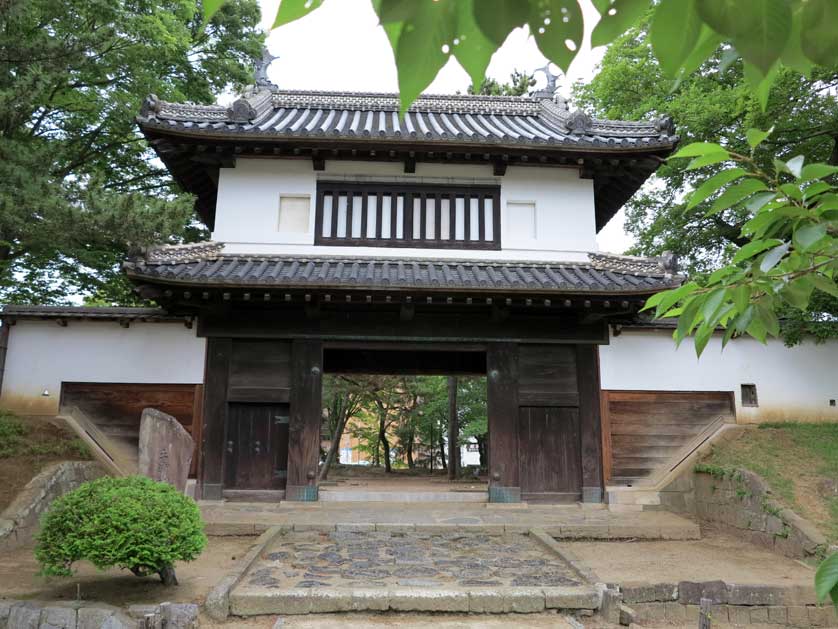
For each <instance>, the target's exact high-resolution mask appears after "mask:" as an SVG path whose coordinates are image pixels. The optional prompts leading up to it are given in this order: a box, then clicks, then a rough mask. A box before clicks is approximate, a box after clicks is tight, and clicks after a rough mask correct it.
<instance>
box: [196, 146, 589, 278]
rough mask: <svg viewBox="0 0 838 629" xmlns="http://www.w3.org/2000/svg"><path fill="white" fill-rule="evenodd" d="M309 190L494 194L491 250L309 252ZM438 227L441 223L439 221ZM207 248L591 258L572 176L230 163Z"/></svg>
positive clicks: (578, 185) (349, 250)
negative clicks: (397, 186)
mask: <svg viewBox="0 0 838 629" xmlns="http://www.w3.org/2000/svg"><path fill="white" fill-rule="evenodd" d="M318 181H348V182H358V183H371V184H372V183H388V184H392V183H410V184H420V185H425V184H427V185H429V186H432V185H434V184H437V185H465V186H499V187H500V230H501V232H500V241H501V248H500V250H485V249H471V248H463V249H458V248H445V249H435V248H430V249H429V248H406V247H392V248H391V247H363V246H327V245H315V199H316V191H317V183H318ZM443 218H444V217H443ZM212 238H213V240H215V241H218V242H223V243H225V251H226V252H228V253H251V254H252V253H257V254H294V255H300V254H302V255H340V256H353V255H359V256H361V255H364V256H370V255H373V256H387V257H414V258H415V257H419V258H422V257H425V258H446V259H464V258H467V259H488V260H534V261H537V260H544V261H568V262H571V261H586V260H587V255H586V254H587V252H592V251H597V244H596V225H595V214H594V188H593V181H592V180H590V179H583V178H581V177H580V172H579V170H578V169H575V168H561V167H539V166H511V167H509V168H508V169H507V171H506V173H505V174H504V175H503V176H498V177H496V176H493V169H492V166H491V165H490V164H479V165H478V164H475V165H466V164H435V163H433V164H431V163H418V164H417V165H416V172H415V173H412V174H405V172H404V166H403V164H401V163H395V162H393V163H391V162H361V161H329V160H327V161H326V162H325V169H324V170H322V171H315V170H314V169H313V168H312V164H311V162H310V161H309V160H293V159H271V158H265V159H253V158H239V159H237V160H236V165H235V167H234V168H222V169H221V170H220V174H219V181H218V199H217V204H216V218H215V229H214V231H213V233H212Z"/></svg>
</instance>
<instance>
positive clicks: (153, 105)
mask: <svg viewBox="0 0 838 629" xmlns="http://www.w3.org/2000/svg"><path fill="white" fill-rule="evenodd" d="M162 107H163V105H162V103H161V102H160V99H159V98H158V97H157V94H149V95H148V96H146V97H145V100H144V101H143V104H142V105H141V106H140V116H142V117H143V118H156V117H157V114H159V113H160V110H161V109H162Z"/></svg>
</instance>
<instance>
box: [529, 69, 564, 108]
mask: <svg viewBox="0 0 838 629" xmlns="http://www.w3.org/2000/svg"><path fill="white" fill-rule="evenodd" d="M536 72H543V73H544V76H545V77H547V85H546V86H544V87H543V88H541V89H540V90H535V91H534V92H532V93H531V94H530V96H532V98H536V99H546V100H552V99H553V95H554V94H555V93H556V89H557V88H558V85H557V83H556V79H558V78H559V75H558V74H553V73H552V72H550V63H549V62H548V63H547V64H546V65H545V66H544V67H542V68H536V69H535V71H534V72H533V74H535V73H536Z"/></svg>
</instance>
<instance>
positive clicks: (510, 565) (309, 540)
mask: <svg viewBox="0 0 838 629" xmlns="http://www.w3.org/2000/svg"><path fill="white" fill-rule="evenodd" d="M244 583H245V585H251V586H258V587H266V588H277V589H287V588H321V587H324V588H329V587H339V588H356V587H360V588H369V587H382V588H384V587H389V586H401V587H421V588H427V587H468V588H479V587H509V586H512V587H527V586H542V587H552V586H573V585H582V582H581V580H580V578H579V577H578V576H577V575H576V573H575V572H574V571H573V569H572V568H571V567H570V566H568V565H567V564H566V563H565V562H563V561H562V560H561V559H560V558H559V557H558V556H556V555H553V554H552V553H550V552H549V551H547V550H546V549H545V548H544V547H543V546H541V545H540V544H539V543H538V542H537V541H536V540H533V539H530V537H529V536H527V535H523V534H507V535H482V534H476V533H445V534H431V533H419V532H415V533H396V532H353V531H336V532H332V533H313V532H312V533H296V532H295V533H288V534H285V535H281V536H279V537H278V538H277V539H276V540H275V541H274V542H273V543H272V544H271V545H269V546H268V547H267V549H266V550H265V551H264V552H263V553H262V556H261V557H260V558H259V559H258V560H257V562H256V563H255V564H254V565H253V566H252V567H251V569H250V570H249V571H248V573H247V575H246V576H245V579H244Z"/></svg>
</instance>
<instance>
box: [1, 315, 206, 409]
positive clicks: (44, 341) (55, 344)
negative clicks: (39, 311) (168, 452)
mask: <svg viewBox="0 0 838 629" xmlns="http://www.w3.org/2000/svg"><path fill="white" fill-rule="evenodd" d="M205 348H206V339H203V338H198V337H197V336H196V330H195V328H193V329H191V330H190V329H188V328H187V327H186V326H185V325H184V324H183V323H132V324H131V326H130V327H128V328H123V327H120V325H119V323H117V322H116V321H72V320H70V321H69V322H68V324H67V327H60V326H59V325H57V324H56V323H55V321H29V320H22V321H18V322H17V324H16V325H14V326H12V327H11V329H10V334H9V347H8V351H7V353H6V369H5V373H4V376H3V390H2V392H0V408H6V409H9V410H13V411H15V412H18V413H23V414H27V413H28V414H47V415H49V414H55V413H56V412H58V405H59V396H60V394H61V383H62V382H123V383H147V384H157V383H165V384H198V383H201V382H203V381H204V353H205ZM44 391H47V392H48V393H49V395H48V396H44V395H42V394H43V392H44Z"/></svg>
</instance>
